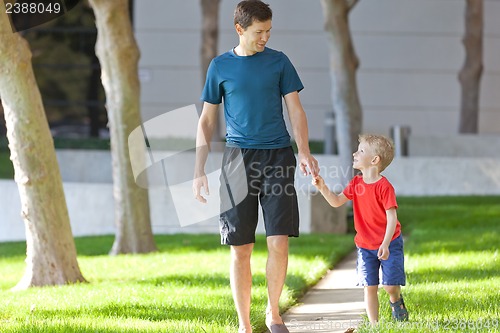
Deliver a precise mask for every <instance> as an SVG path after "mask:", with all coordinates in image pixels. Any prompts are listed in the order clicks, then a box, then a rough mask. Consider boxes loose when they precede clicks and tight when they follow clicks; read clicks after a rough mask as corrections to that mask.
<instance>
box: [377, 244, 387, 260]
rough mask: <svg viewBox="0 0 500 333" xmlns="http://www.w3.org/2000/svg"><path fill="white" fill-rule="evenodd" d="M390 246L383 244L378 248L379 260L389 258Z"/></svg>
mask: <svg viewBox="0 0 500 333" xmlns="http://www.w3.org/2000/svg"><path fill="white" fill-rule="evenodd" d="M389 254H390V252H389V246H387V245H384V244H382V245H381V246H380V248H379V249H378V254H377V255H378V260H387V259H389Z"/></svg>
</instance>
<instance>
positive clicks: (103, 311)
mask: <svg viewBox="0 0 500 333" xmlns="http://www.w3.org/2000/svg"><path fill="white" fill-rule="evenodd" d="M57 318H65V319H66V320H67V321H66V322H60V321H59V320H57ZM71 318H78V320H86V321H87V322H89V324H88V325H87V326H85V325H79V324H77V323H74V322H71ZM27 319H28V318H27ZM29 319H31V320H32V321H33V322H35V323H36V322H40V321H43V320H56V321H58V323H57V324H54V332H63V331H64V332H71V328H72V327H74V328H75V331H76V332H89V329H90V331H92V332H117V327H114V328H113V327H109V324H106V323H103V324H102V327H99V324H98V322H99V321H100V320H102V319H108V320H112V321H117V322H118V321H123V320H124V319H135V320H144V321H149V322H157V323H161V322H165V326H170V327H175V326H179V327H181V326H182V325H181V324H179V325H176V324H175V322H177V321H178V322H183V323H184V324H183V325H185V321H186V320H189V322H190V324H189V326H190V329H192V330H193V331H192V332H204V328H203V327H204V326H205V327H206V326H210V325H214V324H221V322H222V323H224V322H230V320H233V319H234V309H233V304H232V302H230V301H229V299H228V300H227V301H225V302H218V303H217V304H215V303H211V304H208V305H206V306H192V305H184V306H179V305H177V306H171V305H168V304H147V305H145V304H118V303H114V304H109V305H107V306H102V307H92V308H87V309H57V310H36V311H34V312H33V313H32V314H31V316H30V318H29ZM94 322H96V323H94ZM172 322H174V323H172ZM37 326H39V325H34V324H32V325H30V326H29V330H28V331H29V332H37V331H36V330H34V329H36V327H37ZM78 326H80V327H81V328H80V329H78ZM120 326H123V325H120ZM56 327H57V329H56ZM62 329H63V330H62ZM119 331H120V332H139V331H141V329H137V328H136V329H132V328H131V329H130V330H122V327H120V330H119ZM148 331H149V330H148ZM155 331H156V330H155ZM165 331H166V330H164V329H163V330H162V329H159V330H158V332H165ZM179 331H180V330H179ZM40 332H47V330H41V331H40ZM48 332H50V330H49V331H48ZM169 332H174V330H169ZM185 332H187V331H185ZM205 332H206V331H205Z"/></svg>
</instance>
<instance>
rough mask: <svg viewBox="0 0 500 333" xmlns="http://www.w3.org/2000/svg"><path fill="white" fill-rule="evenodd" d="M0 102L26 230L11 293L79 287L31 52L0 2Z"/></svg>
mask: <svg viewBox="0 0 500 333" xmlns="http://www.w3.org/2000/svg"><path fill="white" fill-rule="evenodd" d="M0 98H1V100H2V104H3V108H4V115H5V122H6V127H7V137H8V140H9V149H10V152H11V157H10V158H11V160H12V163H13V165H14V170H15V181H16V183H17V186H18V189H19V195H20V198H21V207H22V212H21V215H22V218H23V220H24V223H25V227H26V247H27V250H26V264H27V267H26V271H25V273H24V276H23V277H22V279H21V281H20V282H19V283H18V284H17V286H16V287H15V289H26V288H29V287H34V286H47V285H63V284H67V283H75V282H84V281H85V279H84V278H83V276H82V274H81V272H80V268H79V266H78V262H77V258H76V248H75V243H74V240H73V235H72V233H71V226H70V223H69V215H68V210H67V207H66V200H65V197H64V191H63V186H62V181H61V176H60V172H59V165H58V163H57V159H56V154H55V150H54V143H53V140H52V136H51V134H50V130H49V126H48V123H47V119H46V117H45V111H44V108H43V104H42V98H41V96H40V91H39V90H38V86H37V83H36V80H35V77H34V74H33V68H32V65H31V51H30V49H29V46H28V43H27V42H26V40H24V39H23V38H22V37H21V36H20V35H19V33H13V32H12V29H11V26H10V23H9V19H8V17H7V15H6V14H5V5H4V1H3V0H0Z"/></svg>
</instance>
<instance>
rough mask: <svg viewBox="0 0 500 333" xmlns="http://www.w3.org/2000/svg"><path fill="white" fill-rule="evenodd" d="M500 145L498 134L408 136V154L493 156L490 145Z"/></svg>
mask: <svg viewBox="0 0 500 333" xmlns="http://www.w3.org/2000/svg"><path fill="white" fill-rule="evenodd" d="M499 146H500V136H499V135H484V134H481V135H472V134H471V135H456V136H451V137H448V136H447V137H438V136H412V135H411V136H410V137H409V139H408V150H409V156H427V157H445V156H447V157H484V158H490V157H494V155H493V154H492V151H491V148H492V147H499Z"/></svg>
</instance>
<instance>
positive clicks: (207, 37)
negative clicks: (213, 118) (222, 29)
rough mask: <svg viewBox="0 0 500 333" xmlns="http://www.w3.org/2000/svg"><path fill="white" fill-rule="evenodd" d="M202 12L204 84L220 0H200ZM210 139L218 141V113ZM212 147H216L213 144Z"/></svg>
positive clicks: (213, 53)
mask: <svg viewBox="0 0 500 333" xmlns="http://www.w3.org/2000/svg"><path fill="white" fill-rule="evenodd" d="M200 1H201V12H202V29H201V50H200V58H201V79H202V80H201V82H202V85H203V84H205V80H206V78H207V70H208V66H209V65H210V61H212V59H213V58H215V57H216V56H217V53H218V47H217V46H218V44H219V7H220V1H221V0H200ZM214 134H215V135H214V136H213V139H212V141H216V142H220V141H221V136H223V134H222V133H220V123H219V115H217V122H216V127H215V130H214ZM212 147H216V146H215V145H213V146H212Z"/></svg>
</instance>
